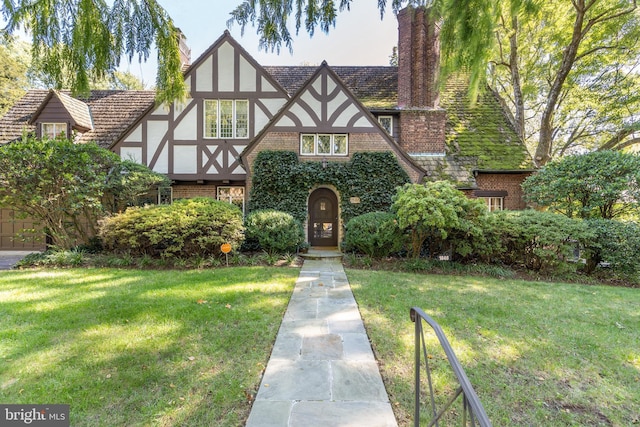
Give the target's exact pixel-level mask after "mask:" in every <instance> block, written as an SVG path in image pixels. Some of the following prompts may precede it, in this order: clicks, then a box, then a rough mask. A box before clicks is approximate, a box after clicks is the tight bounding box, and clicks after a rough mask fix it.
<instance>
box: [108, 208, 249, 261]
mask: <svg viewBox="0 0 640 427" xmlns="http://www.w3.org/2000/svg"><path fill="white" fill-rule="evenodd" d="M243 232H244V227H243V225H242V212H241V211H240V209H238V208H237V207H236V206H234V205H232V204H230V203H226V202H220V201H217V200H213V199H210V198H204V197H201V198H194V199H185V200H179V201H176V202H174V203H173V204H171V205H161V206H146V207H143V208H137V207H134V208H129V209H127V210H126V211H125V212H123V213H121V214H118V215H114V216H112V217H109V218H106V219H105V220H103V221H102V222H101V224H100V232H99V234H100V237H101V239H102V241H103V245H104V247H105V249H107V250H111V251H115V252H129V253H131V254H132V255H134V256H136V255H150V256H152V257H171V256H175V257H188V256H193V255H200V256H209V255H218V254H220V246H221V245H222V244H223V243H229V244H231V246H232V247H233V248H234V249H235V248H238V247H239V246H240V245H241V244H242V241H243V240H244V235H243Z"/></svg>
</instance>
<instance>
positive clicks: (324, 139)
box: [300, 134, 349, 156]
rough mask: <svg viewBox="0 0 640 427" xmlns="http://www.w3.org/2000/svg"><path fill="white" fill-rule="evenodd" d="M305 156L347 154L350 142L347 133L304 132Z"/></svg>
mask: <svg viewBox="0 0 640 427" xmlns="http://www.w3.org/2000/svg"><path fill="white" fill-rule="evenodd" d="M300 154H301V155H303V156H313V155H317V156H346V155H347V154H349V143H348V138H347V135H346V134H320V135H318V134H303V135H301V137H300Z"/></svg>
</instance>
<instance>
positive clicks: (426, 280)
mask: <svg viewBox="0 0 640 427" xmlns="http://www.w3.org/2000/svg"><path fill="white" fill-rule="evenodd" d="M347 275H348V277H349V281H350V283H351V286H352V289H353V291H354V294H355V296H356V299H357V300H358V304H359V307H360V312H361V314H362V316H363V319H364V322H365V326H366V328H367V331H368V333H369V337H370V339H371V341H372V344H373V346H374V348H375V352H376V356H377V358H378V359H379V361H380V364H381V368H382V373H383V377H384V379H385V383H386V386H387V391H388V392H389V394H390V399H391V401H392V403H393V406H394V410H395V411H396V416H397V418H398V420H399V423H400V425H401V426H409V425H412V421H411V418H412V413H413V339H414V338H413V323H411V321H410V319H409V309H410V308H411V307H412V306H418V307H420V308H422V309H423V310H424V311H425V312H426V313H427V314H429V315H430V316H432V317H433V318H434V319H435V320H436V321H437V322H438V323H439V324H440V325H441V326H442V328H443V329H444V331H445V333H446V334H447V337H448V339H449V341H450V343H451V344H452V346H453V347H454V351H455V352H456V354H457V356H458V359H459V360H460V362H461V363H462V365H463V366H464V368H465V370H466V373H467V375H468V377H469V378H470V380H471V382H472V384H473V385H474V388H475V389H476V392H477V393H478V395H479V397H480V399H481V401H482V403H483V405H484V407H485V409H486V411H487V414H488V415H489V418H490V419H491V420H492V422H493V425H494V426H514V425H519V426H520V425H526V426H565V425H572V426H599V425H603V426H611V425H613V426H632V425H640V289H630V288H616V287H605V286H588V285H572V284H558V283H540V282H524V281H518V280H498V279H488V278H479V277H468V276H467V277H456V276H433V275H416V274H403V273H389V272H376V271H362V270H347ZM429 342H430V346H429V353H430V354H431V355H432V356H433V359H432V360H430V362H431V363H432V364H433V365H434V366H435V367H436V368H437V372H436V373H435V381H436V382H437V384H438V386H439V387H440V389H441V390H445V391H450V390H451V389H452V387H453V386H454V385H453V384H452V383H451V380H450V377H448V376H447V375H445V374H444V373H442V372H444V370H445V367H446V362H445V360H444V354H443V353H442V352H441V351H439V350H438V347H436V346H435V345H431V343H433V342H435V340H434V339H433V340H432V339H430V340H429ZM456 386H457V385H456ZM425 390H426V388H425ZM426 398H427V397H426V395H425V397H424V399H426ZM460 407H461V406H460V405H459V404H456V409H459V408H460Z"/></svg>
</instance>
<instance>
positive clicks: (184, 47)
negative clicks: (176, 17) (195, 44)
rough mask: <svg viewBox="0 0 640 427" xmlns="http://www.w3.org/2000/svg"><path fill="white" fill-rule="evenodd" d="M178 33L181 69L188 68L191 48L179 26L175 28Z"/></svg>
mask: <svg viewBox="0 0 640 427" xmlns="http://www.w3.org/2000/svg"><path fill="white" fill-rule="evenodd" d="M176 30H177V33H178V49H179V50H180V65H181V66H182V71H184V70H186V69H187V68H189V66H190V65H191V48H190V47H189V45H188V44H187V37H186V36H185V35H184V33H183V32H182V30H181V29H180V28H176Z"/></svg>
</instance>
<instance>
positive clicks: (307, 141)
mask: <svg viewBox="0 0 640 427" xmlns="http://www.w3.org/2000/svg"><path fill="white" fill-rule="evenodd" d="M315 145H316V137H315V135H302V141H301V142H300V153H301V154H307V155H313V154H315Z"/></svg>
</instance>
